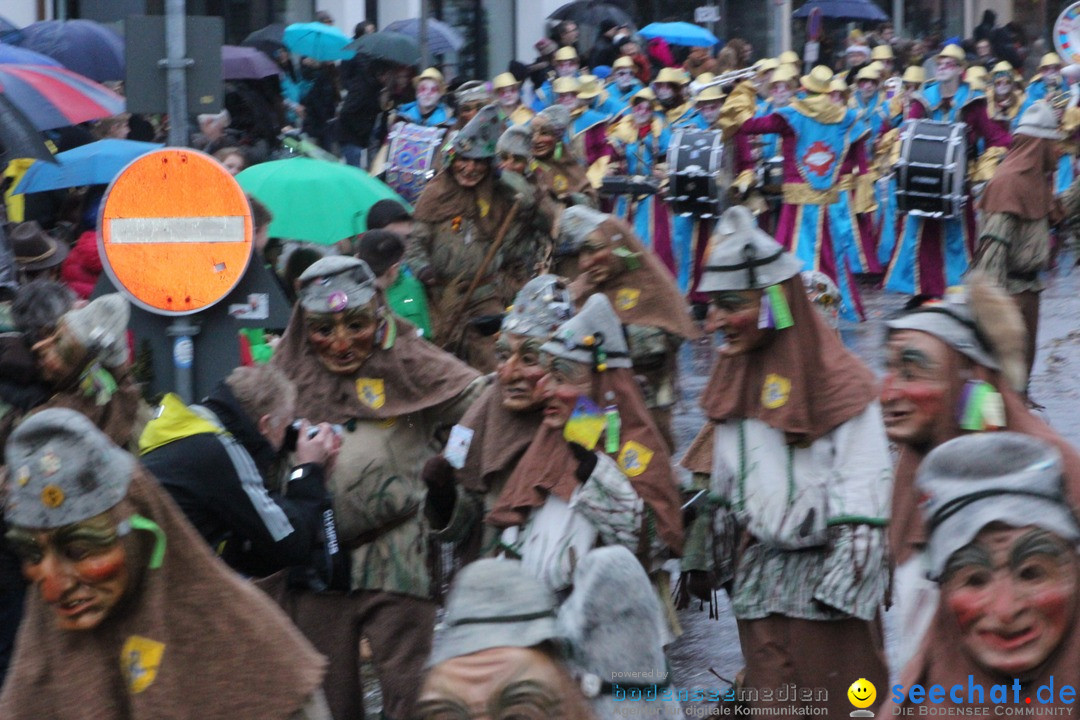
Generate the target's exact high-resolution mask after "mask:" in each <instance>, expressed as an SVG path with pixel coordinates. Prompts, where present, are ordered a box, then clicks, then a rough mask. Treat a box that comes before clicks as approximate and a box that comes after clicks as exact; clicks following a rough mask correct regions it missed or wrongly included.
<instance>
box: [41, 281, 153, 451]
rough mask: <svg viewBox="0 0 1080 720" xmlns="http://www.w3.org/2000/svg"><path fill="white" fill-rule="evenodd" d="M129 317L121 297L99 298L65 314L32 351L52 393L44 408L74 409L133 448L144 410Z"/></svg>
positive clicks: (116, 294) (116, 441)
mask: <svg viewBox="0 0 1080 720" xmlns="http://www.w3.org/2000/svg"><path fill="white" fill-rule="evenodd" d="M130 313H131V310H130V306H129V304H128V301H127V300H126V299H125V298H124V297H123V296H121V295H120V294H119V293H112V294H109V295H102V296H101V297H99V298H97V299H96V300H93V301H91V302H90V303H89V304H87V305H85V306H83V307H81V308H75V309H72V310H69V311H68V312H66V313H64V315H63V316H61V317H60V319H59V320H58V321H57V323H56V326H55V328H54V329H53V330H52V332H51V333H50V334H48V335H46V336H45V337H42V338H41V339H40V340H38V341H37V342H36V343H35V344H34V345H33V347H32V348H31V349H32V350H33V352H34V355H35V356H36V357H37V365H38V371H39V373H40V375H41V378H42V379H43V380H44V381H45V382H46V383H47V384H48V385H49V388H50V389H51V390H52V393H53V394H52V397H50V398H49V401H48V402H47V403H46V406H47V407H64V408H69V409H72V410H77V411H79V412H81V413H83V414H84V415H86V416H87V417H89V418H90V419H91V420H92V421H93V422H94V424H95V425H97V426H98V428H100V429H101V430H102V431H103V432H105V434H106V435H108V436H109V437H110V438H111V439H112V441H113V442H114V443H116V444H118V445H120V446H122V447H126V448H131V449H132V450H134V449H135V447H136V444H137V443H138V439H139V433H140V432H141V430H142V427H141V423H142V422H145V414H144V412H143V410H144V407H145V406H144V403H143V400H142V396H141V394H140V393H139V388H138V386H137V385H136V384H135V379H134V377H133V376H132V374H131V366H130V363H129V362H128V354H129V351H128V342H127V324H128V318H129V317H130Z"/></svg>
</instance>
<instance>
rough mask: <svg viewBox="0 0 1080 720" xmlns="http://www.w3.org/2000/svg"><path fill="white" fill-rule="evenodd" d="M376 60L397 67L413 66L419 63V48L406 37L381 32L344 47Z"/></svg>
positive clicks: (399, 34)
mask: <svg viewBox="0 0 1080 720" xmlns="http://www.w3.org/2000/svg"><path fill="white" fill-rule="evenodd" d="M345 49H346V50H355V51H356V52H357V53H359V54H361V55H366V56H368V57H370V58H374V59H376V60H386V61H388V62H392V63H397V64H398V65H415V64H417V63H418V62H420V46H419V45H417V43H416V41H415V40H413V39H412V38H411V37H409V36H408V35H403V34H402V33H398V32H391V31H388V30H383V31H382V32H377V33H371V34H370V35H364V36H363V37H361V38H359V39H358V40H353V41H352V42H351V43H349V44H348V45H346V46H345Z"/></svg>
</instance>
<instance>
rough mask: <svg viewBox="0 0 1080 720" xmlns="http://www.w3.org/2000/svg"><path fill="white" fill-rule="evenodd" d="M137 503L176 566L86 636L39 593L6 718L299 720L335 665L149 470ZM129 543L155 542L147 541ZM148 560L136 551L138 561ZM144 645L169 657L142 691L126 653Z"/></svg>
mask: <svg viewBox="0 0 1080 720" xmlns="http://www.w3.org/2000/svg"><path fill="white" fill-rule="evenodd" d="M127 502H128V503H130V505H131V506H133V508H134V510H135V512H137V513H138V514H140V515H142V516H144V517H147V518H149V519H151V520H153V521H154V522H156V523H157V524H158V525H159V526H160V527H161V529H162V530H163V531H164V533H165V537H166V546H165V558H164V563H163V564H162V566H161V567H160V568H158V569H156V570H155V569H149V568H146V569H144V570H143V572H142V578H141V581H140V582H141V584H140V585H139V586H137V587H136V588H134V589H133V590H132V592H134V593H136V595H135V596H133V597H132V598H131V601H130V603H129V604H126V605H122V606H118V607H117V608H116V609H115V610H114V612H113V614H112V615H110V616H109V617H108V618H106V619H105V621H104V622H103V623H102V624H101V625H99V626H98V627H97V628H95V629H93V630H89V631H84V632H80V631H66V630H60V629H58V628H57V627H56V620H55V617H54V613H53V611H52V610H51V609H50V608H49V607H48V606H46V605H45V604H44V603H43V602H42V601H41V599H40V596H39V594H38V593H37V591H36V590H34V589H31V590H30V591H29V593H28V596H27V605H26V612H25V615H24V616H23V621H22V625H21V626H20V627H19V636H18V639H17V641H16V648H15V657H14V660H13V663H12V666H11V670H10V671H9V673H8V677H7V682H6V683H5V685H4V691H3V694H2V695H0V717H3V718H4V720H46V718H47V719H48V720H116V719H117V718H125V719H129V718H130V719H132V720H163V719H164V718H170V720H183V719H186V718H190V719H191V720H196V719H197V720H235V718H241V717H244V718H261V719H264V720H275V719H277V720H285V719H286V718H289V717H290V716H291V715H292V714H293V713H295V712H296V711H298V710H299V709H300V708H301V707H302V706H303V705H304V703H305V702H306V701H307V700H308V699H309V698H310V697H311V696H312V694H313V693H315V692H316V691H317V690H318V689H319V687H320V685H321V683H322V677H323V672H324V667H325V664H326V663H325V661H324V660H323V658H322V657H321V656H320V655H319V654H318V653H316V652H315V650H314V649H313V648H312V647H311V645H310V644H308V642H307V640H305V639H304V638H303V636H302V635H301V634H300V632H299V631H298V630H297V629H296V628H295V627H293V625H292V623H291V622H289V619H288V618H287V617H286V616H285V614H284V613H283V612H282V611H281V610H280V609H279V608H278V607H277V605H275V604H274V602H273V601H272V600H271V599H270V598H269V597H267V596H266V595H264V594H263V593H262V592H261V591H260V590H258V589H256V587H255V586H254V585H252V584H250V583H249V582H247V581H245V580H244V579H242V578H241V577H240V576H239V575H236V574H234V573H233V572H232V571H231V570H229V568H228V567H227V566H226V565H225V564H224V563H222V562H221V561H220V560H219V559H218V558H216V557H214V555H213V553H212V552H211V551H210V548H209V547H208V546H207V545H206V542H205V541H204V540H203V539H202V538H201V537H200V536H199V535H198V533H196V532H195V529H194V528H192V527H191V525H189V524H188V522H187V520H186V519H185V518H184V516H183V514H182V513H181V512H180V510H179V508H177V507H176V506H175V505H174V504H173V501H172V499H171V498H170V497H169V496H168V494H167V493H165V491H164V490H162V489H161V488H160V487H159V486H158V484H157V482H156V481H155V480H154V479H153V478H151V477H150V476H149V475H148V474H146V473H145V471H143V470H142V469H141V468H138V467H137V468H136V470H135V474H134V477H133V478H132V481H131V485H130V487H129V488H128V495H127ZM129 539H133V540H138V541H140V542H142V541H146V542H148V543H149V542H150V541H151V539H150V536H149V535H148V534H146V533H144V532H140V531H135V532H134V535H133V536H127V537H125V538H124V540H122V541H124V542H126V541H128V540H129ZM131 547H134V546H131ZM138 555H139V553H132V552H129V555H128V557H129V561H130V560H131V558H132V557H134V556H138ZM135 577H138V573H135ZM135 636H137V637H139V638H144V639H147V640H150V641H153V642H156V643H162V644H163V645H164V648H163V652H162V654H161V658H160V662H159V664H158V667H157V670H156V673H157V674H156V677H154V679H153V681H152V682H150V683H149V684H148V685H147V686H146V687H145V688H144V689H142V690H141V691H139V692H137V693H132V692H129V690H128V682H127V680H126V679H125V675H124V669H126V668H127V667H129V663H130V661H131V660H130V658H129V657H127V656H125V655H124V654H123V652H122V648H123V647H124V645H125V642H127V641H128V640H129V639H130V638H132V637H135ZM152 663H153V661H152V660H144V662H143V667H144V668H145V667H147V665H152Z"/></svg>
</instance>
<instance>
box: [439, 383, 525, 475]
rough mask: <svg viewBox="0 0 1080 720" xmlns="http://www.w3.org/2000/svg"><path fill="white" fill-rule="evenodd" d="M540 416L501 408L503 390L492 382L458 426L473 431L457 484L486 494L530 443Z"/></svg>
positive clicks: (512, 465) (514, 463)
mask: <svg viewBox="0 0 1080 720" xmlns="http://www.w3.org/2000/svg"><path fill="white" fill-rule="evenodd" d="M542 418H543V416H542V414H541V411H540V410H528V411H525V412H511V411H510V410H507V409H506V408H505V407H503V395H502V388H501V387H500V386H499V384H498V383H497V382H496V383H492V384H491V385H490V386H488V388H487V389H486V390H485V391H484V393H483V394H482V395H481V396H480V397H479V398H477V399H476V402H474V403H473V404H472V405H471V406H470V407H469V409H468V410H467V411H466V412H465V416H464V417H462V418H461V422H460V423H458V424H459V425H462V426H464V427H467V428H470V429H471V430H472V431H473V437H472V444H470V445H469V454H468V455H467V456H466V458H465V466H464V467H463V468H462V469H461V470H458V471H457V473H456V475H457V478H458V481H459V482H460V484H461V485H462V487H464V488H465V489H467V490H472V491H474V492H488V491H490V490H491V488H492V485H493V476H495V475H497V474H499V473H502V472H504V471H507V470H510V469H512V468H513V467H514V466H515V465H517V463H518V461H519V460H521V457H522V455H524V454H525V451H526V450H527V449H528V447H529V445H530V444H531V443H532V441H533V438H534V437H535V436H536V432H537V430H539V429H540V421H541V420H542Z"/></svg>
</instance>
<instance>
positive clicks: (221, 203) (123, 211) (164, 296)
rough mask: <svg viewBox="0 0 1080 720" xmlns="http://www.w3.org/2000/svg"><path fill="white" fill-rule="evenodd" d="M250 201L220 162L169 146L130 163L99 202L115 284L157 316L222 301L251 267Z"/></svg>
mask: <svg viewBox="0 0 1080 720" xmlns="http://www.w3.org/2000/svg"><path fill="white" fill-rule="evenodd" d="M252 232H253V225H252V220H251V207H250V206H249V205H248V201H247V197H246V196H245V195H244V191H243V189H241V187H240V185H239V184H238V183H237V182H236V180H234V179H233V177H232V176H231V175H229V173H228V171H227V170H225V168H224V167H222V166H221V165H220V164H219V163H218V162H217V161H216V160H214V159H213V158H211V157H210V156H209V155H205V154H203V153H201V152H198V151H196V150H191V149H190V148H165V149H163V150H155V151H154V152H151V153H147V154H146V155H143V156H141V157H139V158H137V159H135V160H134V161H132V162H131V164H130V165H128V166H127V167H126V168H124V170H123V172H121V173H120V175H119V176H117V177H116V179H115V180H113V182H112V184H111V185H110V186H109V189H108V190H107V191H106V193H105V197H104V199H103V200H102V205H101V219H100V220H99V225H98V251H99V253H100V254H101V260H102V264H103V265H104V266H105V271H106V272H107V273H108V274H109V279H111V280H112V282H113V284H114V285H115V286H116V287H117V288H119V289H120V291H121V292H123V293H124V294H125V295H127V296H128V297H129V298H130V299H131V301H132V302H134V303H135V304H136V305H138V306H139V307H142V308H143V309H145V310H147V311H149V312H152V313H157V314H158V315H190V314H191V313H196V312H199V311H200V310H205V309H206V308H208V307H210V306H212V305H214V304H215V303H217V302H219V301H220V300H222V299H223V298H224V297H225V296H226V295H228V294H229V292H230V291H231V290H232V289H233V288H234V287H236V285H237V283H239V282H240V278H241V277H243V275H244V271H245V270H247V266H248V263H249V262H250V261H251V252H252Z"/></svg>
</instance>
